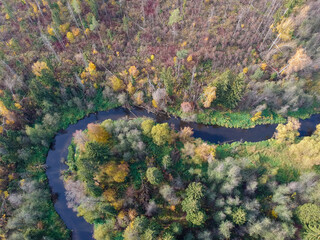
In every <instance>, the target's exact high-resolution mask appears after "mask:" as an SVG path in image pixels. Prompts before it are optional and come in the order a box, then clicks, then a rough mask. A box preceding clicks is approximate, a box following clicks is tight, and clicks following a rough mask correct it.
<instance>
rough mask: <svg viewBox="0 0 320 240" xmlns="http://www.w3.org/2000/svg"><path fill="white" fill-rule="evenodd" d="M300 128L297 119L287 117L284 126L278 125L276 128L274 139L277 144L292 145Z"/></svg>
mask: <svg viewBox="0 0 320 240" xmlns="http://www.w3.org/2000/svg"><path fill="white" fill-rule="evenodd" d="M299 128H300V122H299V120H298V119H295V118H292V117H289V118H288V123H287V124H286V125H284V124H279V125H278V126H277V128H276V133H275V138H276V139H277V140H278V141H279V142H289V143H293V142H294V141H295V140H296V138H297V137H298V136H299V131H298V129H299Z"/></svg>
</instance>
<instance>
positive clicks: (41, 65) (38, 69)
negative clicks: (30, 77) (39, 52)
mask: <svg viewBox="0 0 320 240" xmlns="http://www.w3.org/2000/svg"><path fill="white" fill-rule="evenodd" d="M45 69H48V70H49V68H48V66H47V63H46V62H39V61H37V62H35V63H34V64H33V65H32V72H33V73H34V75H36V76H37V77H40V76H42V71H43V70H45Z"/></svg>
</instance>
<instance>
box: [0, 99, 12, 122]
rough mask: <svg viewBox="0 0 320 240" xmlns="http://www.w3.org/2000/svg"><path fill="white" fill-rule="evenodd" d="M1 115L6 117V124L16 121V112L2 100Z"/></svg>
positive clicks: (0, 103)
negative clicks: (9, 108)
mask: <svg viewBox="0 0 320 240" xmlns="http://www.w3.org/2000/svg"><path fill="white" fill-rule="evenodd" d="M0 115H1V116H3V117H5V118H6V124H13V123H14V122H15V116H14V113H13V112H11V111H9V110H8V109H7V107H6V106H5V105H4V104H3V102H2V101H0Z"/></svg>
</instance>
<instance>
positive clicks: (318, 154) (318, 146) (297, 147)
mask: <svg viewBox="0 0 320 240" xmlns="http://www.w3.org/2000/svg"><path fill="white" fill-rule="evenodd" d="M289 152H290V154H291V156H292V159H293V160H294V161H295V163H296V164H298V166H299V167H300V168H311V167H313V166H314V165H320V138H319V137H317V138H315V137H314V136H311V137H304V138H303V139H302V140H301V141H300V142H299V143H297V144H293V145H291V146H290V148H289Z"/></svg>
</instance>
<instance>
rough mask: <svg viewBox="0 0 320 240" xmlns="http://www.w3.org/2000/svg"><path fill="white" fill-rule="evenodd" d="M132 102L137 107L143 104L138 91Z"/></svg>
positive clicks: (141, 94) (141, 93) (141, 95)
mask: <svg viewBox="0 0 320 240" xmlns="http://www.w3.org/2000/svg"><path fill="white" fill-rule="evenodd" d="M134 97H135V98H134V101H135V103H136V104H137V105H141V104H142V103H143V92H142V91H138V92H136V93H135V94H134Z"/></svg>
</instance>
